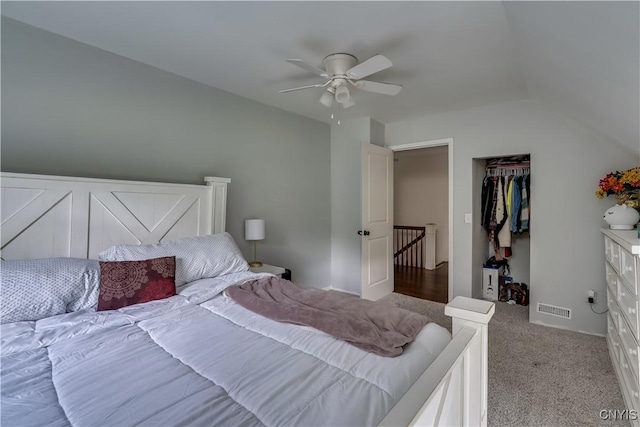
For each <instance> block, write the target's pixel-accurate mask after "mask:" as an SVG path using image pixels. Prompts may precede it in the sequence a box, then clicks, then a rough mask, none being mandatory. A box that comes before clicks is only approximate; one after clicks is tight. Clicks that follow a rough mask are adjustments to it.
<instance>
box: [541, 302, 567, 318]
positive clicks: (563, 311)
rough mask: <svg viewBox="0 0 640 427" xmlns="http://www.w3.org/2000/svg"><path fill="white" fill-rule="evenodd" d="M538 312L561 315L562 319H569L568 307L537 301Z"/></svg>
mask: <svg viewBox="0 0 640 427" xmlns="http://www.w3.org/2000/svg"><path fill="white" fill-rule="evenodd" d="M538 313H542V314H548V315H550V316H556V317H562V318H563V319H571V309H570V308H564V307H556V306H555V305H549V304H542V303H538Z"/></svg>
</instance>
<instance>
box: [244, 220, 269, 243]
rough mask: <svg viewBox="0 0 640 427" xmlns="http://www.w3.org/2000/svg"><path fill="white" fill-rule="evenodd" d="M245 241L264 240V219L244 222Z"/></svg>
mask: <svg viewBox="0 0 640 427" xmlns="http://www.w3.org/2000/svg"><path fill="white" fill-rule="evenodd" d="M244 239H245V240H263V239H264V219H247V220H245V221H244Z"/></svg>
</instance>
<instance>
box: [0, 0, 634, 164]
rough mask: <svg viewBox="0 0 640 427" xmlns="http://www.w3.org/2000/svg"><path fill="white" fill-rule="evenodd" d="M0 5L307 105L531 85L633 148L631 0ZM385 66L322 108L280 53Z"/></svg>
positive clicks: (501, 93) (247, 90) (456, 101)
mask: <svg viewBox="0 0 640 427" xmlns="http://www.w3.org/2000/svg"><path fill="white" fill-rule="evenodd" d="M2 14H3V15H5V16H8V17H10V18H13V19H16V20H18V21H22V22H24V23H27V24H30V25H33V26H36V27H39V28H42V29H45V30H47V31H50V32H53V33H57V34H60V35H63V36H66V37H69V38H71V39H74V40H77V41H80V42H83V43H86V44H89V45H93V46H96V47H98V48H101V49H104V50H107V51H110V52H113V53H116V54H118V55H122V56H125V57H128V58H131V59H134V60H137V61H140V62H143V63H146V64H148V65H151V66H154V67H157V68H160V69H162V70H166V71H169V72H172V73H175V74H178V75H181V76H184V77H186V78H189V79H192V80H195V81H197V82H200V83H204V84H206V85H210V86H213V87H216V88H218V89H222V90H226V91H228V92H231V93H235V94H237V95H240V96H243V97H246V98H249V99H253V100H255V101H258V102H262V103H265V104H268V105H272V106H274V107H277V108H281V109H283V110H287V111H291V112H294V113H297V114H301V115H303V116H306V117H310V118H312V119H316V120H321V121H325V122H329V121H330V114H331V112H334V113H335V114H336V116H339V117H342V118H350V117H362V116H369V117H373V118H375V119H376V120H378V121H381V122H383V123H390V122H395V121H399V120H404V119H411V118H417V117H421V116H426V115H431V114H436V113H442V112H447V111H455V110H461V109H466V108H473V107H477V106H480V105H485V104H492V103H498V102H505V101H512V100H518V99H528V98H535V99H538V100H541V101H543V102H545V103H547V104H548V105H549V106H551V107H552V108H554V109H556V110H557V111H559V112H561V113H563V114H565V115H567V116H569V117H571V118H573V119H574V120H577V121H579V122H581V123H583V124H584V125H586V126H588V127H590V128H592V129H593V130H595V131H597V132H599V133H601V134H603V135H605V136H606V137H607V138H609V139H613V140H615V141H618V142H620V143H621V144H623V145H625V146H627V147H628V148H630V149H632V150H634V152H640V130H639V128H640V125H639V117H640V101H639V98H640V77H639V76H640V10H639V3H638V2H637V1H629V2H618V1H603V2H519V1H517V2H476V1H473V2H455V1H449V2H446V1H443V2H435V1H429V2H268V1H260V2H218V1H214V2H155V1H143V2H127V1H121V2H120V1H119V2H56V1H44V2H10V1H3V2H2ZM336 52H348V53H351V54H353V55H355V56H356V57H358V59H359V60H360V61H364V60H366V59H368V58H369V57H371V56H373V55H375V54H378V53H380V54H383V55H385V56H386V57H387V58H389V59H390V60H391V61H392V62H393V64H394V66H393V67H392V68H390V69H388V70H384V71H382V72H380V73H377V74H375V75H373V76H371V77H370V79H371V80H377V81H383V82H389V83H396V84H402V85H403V86H404V89H403V90H402V91H401V92H400V93H399V94H398V95H396V96H393V97H390V96H385V95H375V94H370V93H366V92H362V91H358V92H356V93H354V96H355V97H356V98H357V104H356V105H355V106H354V107H352V108H349V109H348V110H342V109H341V108H337V107H336V106H334V107H332V108H333V110H329V109H327V108H326V107H324V106H323V105H322V104H320V103H319V102H318V99H319V98H320V95H321V94H322V89H308V90H301V91H296V92H291V93H287V94H280V93H278V90H281V89H286V88H290V87H295V86H303V85H308V84H313V83H318V82H319V81H320V82H322V81H323V80H322V78H320V77H317V76H314V75H313V74H310V73H307V72H305V71H304V70H302V69H299V68H297V67H295V66H293V65H291V64H288V63H286V62H285V59H287V58H301V59H304V60H306V61H308V62H310V63H311V64H314V65H317V66H321V64H322V59H323V58H324V57H325V56H326V55H328V54H331V53H336Z"/></svg>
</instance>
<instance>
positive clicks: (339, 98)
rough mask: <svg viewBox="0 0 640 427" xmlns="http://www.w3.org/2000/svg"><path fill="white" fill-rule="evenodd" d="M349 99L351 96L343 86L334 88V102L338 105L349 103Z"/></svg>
mask: <svg viewBox="0 0 640 427" xmlns="http://www.w3.org/2000/svg"><path fill="white" fill-rule="evenodd" d="M350 98H351V94H350V93H349V89H348V88H347V87H346V86H345V85H340V86H338V87H337V88H336V102H337V103H339V104H344V103H345V102H347V101H349V99H350Z"/></svg>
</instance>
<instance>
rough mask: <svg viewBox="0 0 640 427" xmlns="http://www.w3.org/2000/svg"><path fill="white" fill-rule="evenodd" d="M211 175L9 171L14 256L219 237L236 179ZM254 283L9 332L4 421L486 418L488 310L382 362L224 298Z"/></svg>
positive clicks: (465, 312) (5, 328) (466, 308)
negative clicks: (102, 176)
mask: <svg viewBox="0 0 640 427" xmlns="http://www.w3.org/2000/svg"><path fill="white" fill-rule="evenodd" d="M206 181H207V184H208V185H205V186H194V185H177V184H158V183H139V182H128V181H111V180H94V179H78V178H65V177H48V176H38V175H22V174H3V175H2V183H1V184H2V258H3V259H6V260H9V259H23V258H26V259H34V258H50V257H76V258H90V259H95V258H96V256H97V254H98V253H99V252H101V251H103V250H105V249H107V248H109V247H110V246H112V245H114V244H122V243H125V244H150V243H156V242H167V241H174V240H176V239H180V238H183V237H190V236H206V235H209V234H212V233H222V232H223V231H224V223H225V215H226V212H225V206H226V191H227V184H228V183H229V180H228V179H221V178H211V177H209V178H206ZM255 276H256V275H255V274H253V273H250V272H248V271H234V272H231V273H229V274H224V275H220V276H217V277H214V278H204V279H201V280H196V281H193V282H189V283H187V284H186V285H184V286H180V287H179V288H178V295H176V296H173V297H170V298H167V299H162V300H159V301H153V302H149V303H145V304H137V305H132V306H129V307H125V308H121V309H119V310H114V311H106V312H95V311H94V310H93V309H90V308H86V309H81V310H79V311H75V312H72V313H65V314H59V315H56V316H52V317H45V318H42V319H40V320H37V321H29V322H16V323H6V324H3V325H2V329H1V330H0V333H1V337H2V390H1V391H2V407H1V408H0V410H1V416H2V418H1V420H0V421H2V425H43V424H47V425H133V424H144V425H376V424H380V425H409V424H418V425H486V396H487V394H486V393H487V366H486V363H487V323H488V321H489V319H490V318H491V316H492V314H493V305H492V304H491V303H487V302H484V301H476V300H471V299H468V298H466V299H465V298H457V299H455V300H454V301H453V302H452V303H450V304H449V305H448V306H447V308H446V313H447V314H449V315H451V316H452V317H453V318H454V319H453V332H454V336H453V339H450V337H449V334H448V332H446V331H445V330H444V329H443V328H441V327H439V326H438V325H436V324H433V323H431V324H429V325H427V326H426V327H425V328H424V329H423V330H422V331H421V332H420V333H419V334H418V336H417V338H416V340H415V341H414V342H413V343H411V344H409V345H408V346H406V349H405V352H404V353H403V354H402V355H401V356H399V357H396V358H385V357H381V356H377V355H374V354H371V353H367V352H364V351H362V350H359V349H357V348H355V347H353V346H351V345H349V344H347V343H344V342H342V341H338V340H336V339H334V338H332V337H330V336H328V335H325V334H324V333H321V332H318V331H315V330H313V329H310V328H304V327H300V326H294V325H289V324H283V323H278V322H274V321H271V320H268V319H266V318H263V317H262V316H259V315H257V314H254V313H252V312H250V311H248V310H246V309H244V308H242V307H240V306H239V305H237V304H236V303H235V302H233V301H232V300H231V299H229V298H227V297H225V296H223V295H222V294H221V292H222V291H223V290H224V288H225V287H227V286H230V285H233V284H235V283H239V282H242V281H244V280H247V279H249V278H252V277H255Z"/></svg>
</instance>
